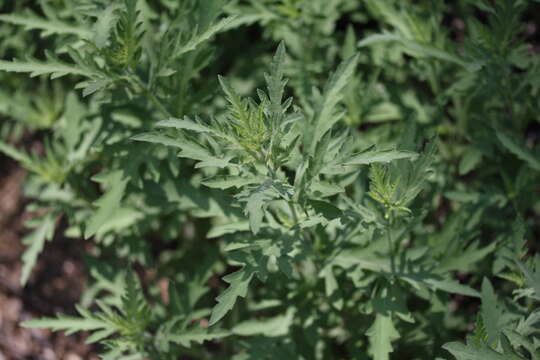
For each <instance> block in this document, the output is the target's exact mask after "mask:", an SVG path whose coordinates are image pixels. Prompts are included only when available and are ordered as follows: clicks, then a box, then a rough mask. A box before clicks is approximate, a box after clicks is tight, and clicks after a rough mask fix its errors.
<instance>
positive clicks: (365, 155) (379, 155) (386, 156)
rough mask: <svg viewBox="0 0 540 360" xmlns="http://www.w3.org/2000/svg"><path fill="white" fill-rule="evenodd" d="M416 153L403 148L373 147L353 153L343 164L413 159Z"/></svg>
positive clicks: (365, 163)
mask: <svg viewBox="0 0 540 360" xmlns="http://www.w3.org/2000/svg"><path fill="white" fill-rule="evenodd" d="M417 157H418V154H417V153H415V152H412V151H405V150H392V149H390V150H376V149H374V147H373V146H372V147H370V148H369V149H367V150H365V151H363V152H361V153H360V154H357V155H353V156H352V157H351V158H350V159H348V160H347V161H346V162H345V165H368V164H373V163H388V162H390V161H394V160H401V159H409V160H415V159H416V158H417Z"/></svg>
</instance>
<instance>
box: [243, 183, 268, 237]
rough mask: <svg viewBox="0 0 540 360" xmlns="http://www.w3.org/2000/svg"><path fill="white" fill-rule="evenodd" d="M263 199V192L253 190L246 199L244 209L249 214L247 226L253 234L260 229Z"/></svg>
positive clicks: (264, 197)
mask: <svg viewBox="0 0 540 360" xmlns="http://www.w3.org/2000/svg"><path fill="white" fill-rule="evenodd" d="M265 199H266V196H265V194H264V193H262V192H259V191H255V192H254V193H253V194H251V195H250V197H249V198H248V201H247V205H246V211H247V214H248V216H249V227H250V228H251V231H252V232H253V234H255V235H257V233H258V232H259V230H260V229H261V225H262V221H263V217H264V209H263V206H264V204H265Z"/></svg>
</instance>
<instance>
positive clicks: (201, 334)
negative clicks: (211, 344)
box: [167, 329, 231, 348]
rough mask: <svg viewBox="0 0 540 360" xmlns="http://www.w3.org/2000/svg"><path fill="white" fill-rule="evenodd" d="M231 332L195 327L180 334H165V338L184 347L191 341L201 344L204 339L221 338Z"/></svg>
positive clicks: (188, 346) (188, 345)
mask: <svg viewBox="0 0 540 360" xmlns="http://www.w3.org/2000/svg"><path fill="white" fill-rule="evenodd" d="M230 335H231V332H230V331H226V330H218V331H212V332H209V331H208V330H203V329H200V330H199V329H197V330H190V331H185V332H182V333H180V334H171V335H168V336H167V340H169V341H171V342H173V343H176V344H180V345H182V346H184V347H187V348H190V347H191V343H192V342H195V343H197V344H202V343H204V342H205V341H210V340H216V339H222V338H224V337H227V336H230Z"/></svg>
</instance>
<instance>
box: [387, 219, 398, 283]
mask: <svg viewBox="0 0 540 360" xmlns="http://www.w3.org/2000/svg"><path fill="white" fill-rule="evenodd" d="M391 216H392V215H390V214H388V220H387V221H386V238H387V240H388V250H389V251H390V268H391V270H392V276H395V274H396V260H395V252H394V245H393V243H392V218H391Z"/></svg>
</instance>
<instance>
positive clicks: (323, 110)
mask: <svg viewBox="0 0 540 360" xmlns="http://www.w3.org/2000/svg"><path fill="white" fill-rule="evenodd" d="M357 62H358V55H355V56H353V57H351V58H349V59H348V60H346V61H344V62H343V63H341V64H340V65H339V67H338V68H337V70H336V72H335V73H334V74H332V76H331V77H330V79H329V80H328V82H327V83H326V86H325V88H324V93H323V96H322V98H321V99H320V100H319V103H318V104H317V106H316V107H315V109H314V118H313V124H310V125H311V126H310V128H308V131H306V132H305V133H304V134H305V135H304V144H305V145H306V148H307V149H308V150H309V153H310V155H312V156H313V155H314V154H315V149H316V146H317V144H318V143H319V141H320V140H321V139H322V137H323V136H324V135H325V134H326V133H327V132H328V131H329V130H330V129H331V128H332V126H333V125H334V124H335V123H336V122H337V121H338V120H339V116H336V114H335V112H336V106H337V104H338V103H339V102H340V101H341V100H342V99H343V96H344V94H343V89H344V88H345V86H347V84H348V82H349V80H350V78H351V77H352V76H353V74H354V70H355V68H356V64H357Z"/></svg>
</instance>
